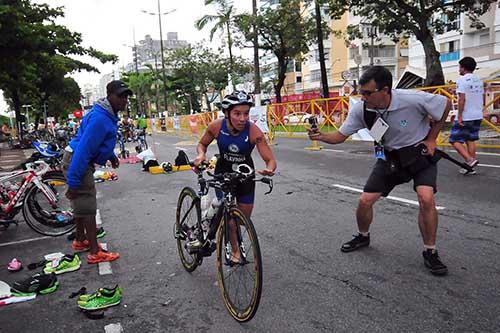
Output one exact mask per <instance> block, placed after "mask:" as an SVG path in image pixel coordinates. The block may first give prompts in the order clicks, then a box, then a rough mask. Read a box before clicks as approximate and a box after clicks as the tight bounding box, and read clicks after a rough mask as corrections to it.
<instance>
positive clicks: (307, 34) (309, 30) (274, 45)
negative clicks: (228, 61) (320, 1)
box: [237, 0, 316, 102]
mask: <svg viewBox="0 0 500 333" xmlns="http://www.w3.org/2000/svg"><path fill="white" fill-rule="evenodd" d="M254 24H255V26H256V27H257V30H256V33H257V34H258V36H259V48H260V49H261V50H264V51H266V52H270V53H272V54H274V55H275V56H276V58H277V59H278V66H277V68H276V70H277V76H276V78H275V80H274V91H275V94H276V100H277V101H278V102H281V88H282V87H283V84H284V82H285V77H286V71H287V67H288V65H289V63H290V62H292V61H293V60H297V61H302V56H303V55H304V54H307V53H308V52H309V46H310V45H311V44H312V43H313V42H315V41H316V27H315V21H314V17H311V16H308V15H304V13H303V12H302V10H301V1H299V0H282V1H280V3H279V4H278V6H277V7H276V8H265V9H263V10H261V12H260V13H259V15H257V16H253V15H250V14H243V15H239V16H238V18H237V25H238V28H239V29H240V31H241V32H242V33H243V35H244V36H245V39H246V40H247V41H252V38H253V36H254V30H253V25H254Z"/></svg>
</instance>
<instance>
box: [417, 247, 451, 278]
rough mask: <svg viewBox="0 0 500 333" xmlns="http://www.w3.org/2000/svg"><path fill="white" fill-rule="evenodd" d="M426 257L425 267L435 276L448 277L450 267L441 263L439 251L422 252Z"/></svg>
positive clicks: (428, 250)
mask: <svg viewBox="0 0 500 333" xmlns="http://www.w3.org/2000/svg"><path fill="white" fill-rule="evenodd" d="M422 256H423V257H424V264H425V267H427V268H428V269H429V271H430V272H431V273H432V274H434V275H446V274H447V273H448V267H446V265H445V264H443V263H442V262H441V259H439V255H438V252H437V250H431V249H427V250H425V251H424V252H422Z"/></svg>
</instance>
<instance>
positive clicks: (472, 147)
mask: <svg viewBox="0 0 500 333" xmlns="http://www.w3.org/2000/svg"><path fill="white" fill-rule="evenodd" d="M466 144H467V152H468V153H469V156H470V157H471V159H473V160H475V159H476V142H475V141H467V142H466Z"/></svg>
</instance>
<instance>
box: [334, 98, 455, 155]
mask: <svg viewBox="0 0 500 333" xmlns="http://www.w3.org/2000/svg"><path fill="white" fill-rule="evenodd" d="M391 94H392V98H391V105H389V108H388V109H387V111H386V112H385V113H384V115H383V118H384V120H385V121H386V122H387V124H388V125H389V129H388V130H387V132H386V133H385V135H384V147H385V148H387V149H388V150H393V149H399V148H402V147H407V146H410V145H414V144H416V143H418V142H420V141H422V140H423V139H425V137H426V136H427V134H428V133H429V129H430V119H429V117H431V118H432V119H434V120H436V121H437V120H440V119H441V117H442V116H443V113H444V110H445V109H446V104H447V98H446V97H444V96H441V95H434V94H429V93H426V92H422V91H415V90H402V89H393V90H392V92H391ZM363 104H364V103H363V102H361V103H357V104H355V105H354V106H353V107H352V108H351V110H349V113H348V115H347V119H346V120H345V122H344V123H343V124H342V126H341V127H340V129H339V131H340V133H342V134H343V135H345V136H350V135H352V134H354V133H356V132H357V131H358V130H360V129H362V128H367V125H366V123H365V120H364V117H363ZM367 111H369V112H377V111H376V110H370V109H367ZM384 111H385V110H378V112H380V113H383V112H384Z"/></svg>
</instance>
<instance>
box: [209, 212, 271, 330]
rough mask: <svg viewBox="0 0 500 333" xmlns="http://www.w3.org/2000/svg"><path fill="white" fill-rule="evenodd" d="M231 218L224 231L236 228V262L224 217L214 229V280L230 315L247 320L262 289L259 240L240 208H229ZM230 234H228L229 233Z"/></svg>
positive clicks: (254, 308) (251, 315)
mask: <svg viewBox="0 0 500 333" xmlns="http://www.w3.org/2000/svg"><path fill="white" fill-rule="evenodd" d="M230 216H231V218H232V220H233V221H234V224H233V226H237V227H238V228H234V227H233V229H231V228H229V230H228V232H227V234H229V233H231V232H236V233H237V234H238V239H239V241H238V243H239V247H240V255H241V256H242V257H241V258H240V260H239V263H234V262H233V260H232V258H231V242H230V240H228V239H226V238H228V237H227V236H226V230H225V228H227V227H228V225H229V224H227V221H224V222H223V223H221V225H220V227H219V230H218V231H217V280H218V285H219V288H220V290H221V293H222V298H223V300H224V305H225V306H226V308H227V310H228V311H229V313H230V314H231V316H232V317H233V318H234V319H235V320H237V321H239V322H246V321H249V320H250V319H252V317H253V316H254V315H255V313H256V312H257V308H258V307H259V302H260V296H261V293H262V260H261V255H260V247H259V241H258V239H257V234H256V232H255V228H254V226H253V224H252V221H251V220H250V219H248V218H247V217H246V216H245V215H244V214H243V213H242V212H241V211H240V210H239V209H237V208H235V209H232V210H231V212H230ZM229 238H230V237H229Z"/></svg>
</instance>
